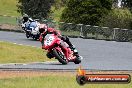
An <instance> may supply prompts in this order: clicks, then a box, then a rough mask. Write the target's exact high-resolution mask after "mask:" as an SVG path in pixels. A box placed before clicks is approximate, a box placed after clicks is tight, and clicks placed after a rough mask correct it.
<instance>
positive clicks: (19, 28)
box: [0, 24, 22, 30]
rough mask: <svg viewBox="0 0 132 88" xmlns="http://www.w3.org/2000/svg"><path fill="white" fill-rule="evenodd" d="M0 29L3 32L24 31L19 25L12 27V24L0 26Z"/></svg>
mask: <svg viewBox="0 0 132 88" xmlns="http://www.w3.org/2000/svg"><path fill="white" fill-rule="evenodd" d="M0 29H2V30H7V29H8V30H22V29H21V27H20V26H19V25H11V24H0Z"/></svg>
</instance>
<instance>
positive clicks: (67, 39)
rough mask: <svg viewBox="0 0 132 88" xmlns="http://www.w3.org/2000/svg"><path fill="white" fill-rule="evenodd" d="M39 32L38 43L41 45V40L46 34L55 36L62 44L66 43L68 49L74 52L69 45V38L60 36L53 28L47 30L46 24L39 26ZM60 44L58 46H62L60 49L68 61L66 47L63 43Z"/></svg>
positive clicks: (72, 47)
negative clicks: (63, 51)
mask: <svg viewBox="0 0 132 88" xmlns="http://www.w3.org/2000/svg"><path fill="white" fill-rule="evenodd" d="M39 28H40V29H39V30H40V33H41V35H40V38H39V40H40V42H41V43H42V42H43V39H44V37H45V36H46V35H47V34H55V35H57V36H58V37H59V38H60V39H61V40H63V41H64V42H66V43H67V44H68V45H69V48H70V49H71V50H72V51H74V49H75V47H74V46H73V45H72V44H71V42H70V41H69V38H68V37H67V36H66V37H64V36H61V33H60V31H59V30H55V29H54V28H48V27H47V25H46V24H41V25H40V26H39ZM63 41H62V42H61V43H60V45H61V46H62V48H63V49H64V50H65V55H66V57H67V58H68V59H69V56H68V52H69V51H68V49H67V46H66V45H65V44H64V42H63ZM42 48H43V43H42ZM47 56H48V53H47Z"/></svg>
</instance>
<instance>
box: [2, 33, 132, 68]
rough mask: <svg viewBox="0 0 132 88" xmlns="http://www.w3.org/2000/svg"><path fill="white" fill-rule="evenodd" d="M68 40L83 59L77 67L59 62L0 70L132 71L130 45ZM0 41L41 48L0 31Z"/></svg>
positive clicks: (26, 40) (28, 40)
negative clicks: (81, 68)
mask: <svg viewBox="0 0 132 88" xmlns="http://www.w3.org/2000/svg"><path fill="white" fill-rule="evenodd" d="M70 40H71V41H72V43H73V44H74V45H75V46H76V47H77V49H78V51H79V53H80V55H82V56H83V57H84V59H83V60H82V63H81V64H79V65H76V64H74V63H68V65H61V64H60V63H59V62H34V63H26V64H0V69H6V68H7V69H43V70H44V69H45V70H50V69H52V70H59V69H61V70H63V69H64V70H65V69H70V70H74V69H77V68H78V67H79V66H80V65H81V66H82V67H83V68H84V69H87V70H132V43H129V42H115V41H104V40H92V39H82V38H70ZM0 41H8V42H12V43H17V44H23V45H30V46H36V47H39V48H41V44H40V42H39V41H34V40H33V39H27V38H26V37H25V34H24V33H17V32H4V31H0ZM38 59H39V58H38Z"/></svg>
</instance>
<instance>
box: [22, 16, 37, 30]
mask: <svg viewBox="0 0 132 88" xmlns="http://www.w3.org/2000/svg"><path fill="white" fill-rule="evenodd" d="M33 22H36V25H37V26H39V25H40V23H39V22H37V21H35V20H33V19H32V18H30V17H29V16H28V15H27V14H24V15H23V17H22V28H23V30H26V29H25V28H28V27H29V26H30V24H31V23H33Z"/></svg>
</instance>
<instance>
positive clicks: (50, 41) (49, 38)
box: [41, 34, 82, 64]
mask: <svg viewBox="0 0 132 88" xmlns="http://www.w3.org/2000/svg"><path fill="white" fill-rule="evenodd" d="M41 43H42V49H45V50H48V53H47V57H48V58H50V59H51V58H54V57H55V59H57V60H58V61H59V62H60V63H62V64H67V63H68V62H74V63H75V64H79V63H81V59H82V57H81V56H80V55H79V54H78V52H77V50H74V51H72V50H71V49H70V48H69V47H68V44H67V43H66V42H64V41H62V40H61V39H60V38H59V37H58V36H57V35H55V34H47V35H46V36H45V37H44V39H43V40H42V41H41ZM61 43H63V44H65V46H66V47H62V46H61ZM66 50H68V52H66Z"/></svg>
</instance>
